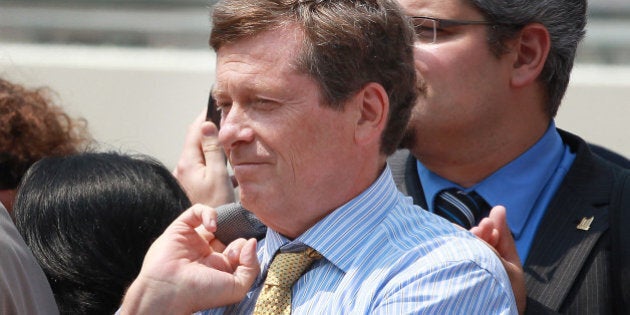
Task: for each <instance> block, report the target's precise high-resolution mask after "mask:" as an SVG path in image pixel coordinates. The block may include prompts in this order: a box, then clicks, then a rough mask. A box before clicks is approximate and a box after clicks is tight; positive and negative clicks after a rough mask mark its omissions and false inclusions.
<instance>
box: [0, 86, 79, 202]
mask: <svg viewBox="0 0 630 315" xmlns="http://www.w3.org/2000/svg"><path fill="white" fill-rule="evenodd" d="M90 143H91V137H90V135H89V133H88V132H87V123H86V122H85V120H82V119H73V118H71V117H70V116H69V115H68V114H66V113H65V112H64V110H63V108H61V107H60V106H57V105H55V104H54V102H53V99H52V98H51V95H50V91H49V90H47V89H43V88H40V89H28V88H26V87H24V86H21V85H19V84H16V83H12V82H10V81H7V80H5V79H2V78H0V201H2V203H3V204H4V205H5V207H6V208H7V210H8V211H9V213H11V211H12V208H13V200H14V198H15V193H16V191H15V190H16V188H17V186H18V184H19V182H20V180H21V179H22V176H23V175H24V173H25V172H26V170H27V169H28V168H29V167H30V166H31V165H32V164H33V163H35V162H36V161H37V160H39V159H41V158H43V157H45V156H64V155H70V154H74V153H77V152H80V151H82V150H83V149H84V148H86V147H87V146H88V145H89V144H90Z"/></svg>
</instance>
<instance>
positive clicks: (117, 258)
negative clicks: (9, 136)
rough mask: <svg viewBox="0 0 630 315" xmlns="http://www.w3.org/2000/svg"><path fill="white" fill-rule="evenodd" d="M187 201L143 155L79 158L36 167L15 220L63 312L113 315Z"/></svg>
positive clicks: (174, 182)
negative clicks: (151, 247)
mask: <svg viewBox="0 0 630 315" xmlns="http://www.w3.org/2000/svg"><path fill="white" fill-rule="evenodd" d="M188 207H190V201H189V199H188V198H187V196H186V194H185V193H184V191H183V190H182V188H181V187H180V186H179V184H178V183H177V180H176V179H175V178H174V177H173V176H172V174H171V173H170V172H169V170H167V169H166V168H165V167H164V166H163V165H162V164H161V163H159V162H157V161H156V160H154V159H152V158H150V157H148V156H142V155H140V156H127V155H122V154H118V153H83V154H78V155H72V156H66V157H47V158H43V159H42V160H40V161H38V162H36V163H35V164H34V165H33V166H32V167H31V168H30V169H29V170H28V172H27V173H26V175H25V176H24V178H23V180H22V183H21V185H20V187H19V190H18V194H17V198H16V203H15V208H14V217H15V223H16V226H17V228H18V230H19V231H20V233H21V234H22V235H23V237H24V239H25V241H26V243H27V244H28V246H29V247H30V248H31V249H32V250H33V253H34V255H35V257H36V258H37V260H38V261H39V263H40V264H41V266H42V268H43V270H44V273H45V274H46V276H47V278H48V280H49V282H50V284H51V287H52V291H53V293H54V297H55V299H56V301H57V304H58V305H59V310H60V312H61V314H112V313H114V312H115V311H116V309H117V308H118V306H119V305H120V301H121V299H122V296H123V294H124V292H125V290H126V288H127V287H128V286H129V284H130V283H131V282H132V281H133V279H134V278H135V277H136V275H137V274H138V271H139V270H140V266H141V265H142V259H143V257H144V254H145V253H146V251H147V249H148V248H149V245H150V244H151V243H152V242H153V241H154V240H155V239H156V238H157V237H158V236H159V235H160V234H161V233H162V232H163V231H164V229H165V228H166V227H167V226H168V225H169V224H170V223H171V222H172V221H173V220H174V219H175V218H176V217H177V216H179V215H180V214H181V212H182V211H183V210H184V209H186V208H188Z"/></svg>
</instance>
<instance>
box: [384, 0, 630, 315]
mask: <svg viewBox="0 0 630 315" xmlns="http://www.w3.org/2000/svg"><path fill="white" fill-rule="evenodd" d="M399 2H400V3H401V5H402V6H403V8H404V9H405V11H406V13H407V14H408V15H409V16H411V17H413V18H412V20H413V23H414V25H415V27H416V31H417V33H418V39H417V41H416V44H415V50H416V51H415V56H416V69H417V71H418V72H419V74H420V78H421V82H420V84H419V86H420V91H421V97H420V98H419V99H418V101H417V102H416V106H415V108H414V110H413V112H412V117H411V120H410V123H409V126H408V132H407V135H406V137H405V139H404V140H403V143H402V147H404V148H406V149H408V151H399V152H397V153H396V154H395V155H394V156H392V157H391V158H390V159H389V163H390V165H391V167H392V170H393V173H394V176H395V179H396V180H397V181H398V187H399V189H401V190H402V191H403V192H405V193H407V194H408V195H410V196H412V197H413V199H414V202H415V203H416V204H418V205H420V206H422V207H423V208H425V209H428V210H429V211H432V212H436V213H440V214H442V215H444V211H443V206H442V205H441V204H440V201H439V200H441V197H439V196H441V194H442V192H443V191H444V190H446V189H450V188H453V189H455V191H457V193H455V195H458V194H459V195H466V196H473V195H475V196H478V195H480V196H481V197H482V198H483V199H484V200H485V202H487V203H488V204H489V205H490V206H495V205H504V206H506V208H507V222H508V225H509V227H510V230H511V231H512V234H513V236H514V239H515V242H516V249H517V251H518V254H519V257H520V259H521V261H523V262H524V271H525V279H526V288H527V295H528V299H527V313H531V314H540V313H556V312H558V313H572V314H608V313H620V312H624V311H627V310H628V309H629V308H628V307H630V306H628V304H627V303H629V301H628V295H629V294H630V293H629V288H628V286H630V280H628V273H630V271H628V268H629V266H628V262H627V260H625V259H627V255H628V254H627V253H626V254H623V253H622V252H624V251H627V250H622V246H621V240H622V239H628V238H629V235H628V234H629V232H628V230H627V229H620V228H619V226H623V223H621V222H628V221H627V219H626V221H622V220H623V219H622V217H623V216H626V217H627V216H628V214H627V212H628V211H629V209H628V207H630V205H628V195H630V179H629V175H628V173H627V171H626V170H623V169H622V168H620V167H618V166H616V165H613V164H611V163H609V162H607V161H605V160H603V159H601V158H600V157H598V156H595V155H594V154H593V153H592V152H591V150H590V149H589V147H588V146H587V144H586V143H585V142H584V141H583V140H582V139H580V138H579V137H577V136H575V135H572V134H570V133H568V132H564V131H562V130H559V129H556V127H555V124H554V120H553V118H554V116H555V114H556V112H557V109H558V107H559V105H560V101H561V99H562V97H563V95H564V92H565V90H566V87H567V85H568V82H569V74H570V71H571V68H572V65H573V60H574V56H575V51H576V47H577V44H578V42H579V41H580V40H581V38H582V37H583V34H584V26H585V23H586V1H584V0H582V1H575V0H573V1H568V0H557V1H544V0H534V1H521V2H518V5H514V6H510V7H509V8H508V7H506V5H505V4H504V2H501V1H493V0H443V1H435V0H399ZM624 198H625V200H624ZM444 216H445V217H448V216H450V215H449V214H446V215H444ZM481 216H483V213H482V214H481ZM454 217H456V216H454ZM618 217H619V220H612V218H618ZM478 220H479V219H478V218H475V219H474V221H476V222H471V225H474V224H475V223H478V222H479V221H478ZM453 221H454V222H458V223H461V221H458V220H457V219H453ZM622 230H623V231H622ZM624 246H625V247H626V248H627V245H624ZM624 257H625V258H624ZM617 272H618V273H617ZM624 303H625V304H624Z"/></svg>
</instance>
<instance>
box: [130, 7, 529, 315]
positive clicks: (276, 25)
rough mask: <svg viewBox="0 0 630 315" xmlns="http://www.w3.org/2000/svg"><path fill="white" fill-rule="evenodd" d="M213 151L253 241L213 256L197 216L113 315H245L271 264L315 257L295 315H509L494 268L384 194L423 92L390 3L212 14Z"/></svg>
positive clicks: (298, 287)
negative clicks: (258, 228)
mask: <svg viewBox="0 0 630 315" xmlns="http://www.w3.org/2000/svg"><path fill="white" fill-rule="evenodd" d="M212 21H213V28H212V33H211V38H210V44H211V46H212V47H213V48H214V50H215V51H216V52H217V68H216V70H217V79H216V84H215V87H214V91H213V98H215V100H216V103H217V106H218V108H219V109H220V110H221V130H220V132H219V140H220V142H221V144H222V146H223V149H224V150H225V152H226V155H227V157H228V158H229V160H230V163H231V165H232V167H233V169H234V174H235V176H236V178H237V180H238V182H239V186H240V197H241V202H242V204H243V206H245V207H246V208H247V209H250V210H251V211H252V212H253V213H255V214H256V215H257V216H258V218H260V220H261V221H262V222H263V223H264V224H265V225H267V226H268V227H269V229H268V230H267V234H266V237H265V239H264V240H263V241H261V242H260V243H258V244H257V247H256V241H255V240H248V241H245V240H242V239H241V240H237V241H235V242H233V243H231V244H230V245H228V247H227V248H226V249H225V250H224V251H222V252H221V251H218V250H217V248H216V246H215V247H213V245H215V242H214V235H213V232H214V231H215V230H216V212H214V210H213V209H210V208H207V207H204V206H200V205H197V206H194V207H192V208H191V209H189V210H187V211H186V212H185V213H184V214H182V216H181V217H180V218H178V219H177V220H176V221H175V222H174V223H173V224H172V225H171V226H170V227H169V228H168V229H167V230H166V231H165V233H164V234H163V235H162V236H161V237H160V238H159V239H158V240H157V241H156V242H155V243H154V245H153V246H152V247H151V249H150V250H149V252H148V253H147V256H146V258H145V263H144V265H143V268H142V271H141V272H140V274H139V276H138V278H137V279H136V281H134V283H133V284H132V285H131V287H130V289H129V290H128V292H127V294H126V297H125V300H124V302H123V306H122V308H121V311H120V312H121V313H122V314H149V313H151V314H155V313H157V314H173V313H191V312H197V311H202V310H204V309H206V310H205V311H202V313H203V314H215V313H219V314H222V313H229V314H248V313H255V314H258V313H260V312H259V307H258V306H257V305H256V304H257V299H258V298H259V295H260V292H261V290H262V287H263V284H264V282H265V278H266V277H267V274H268V272H269V266H270V265H271V264H272V261H273V260H274V257H276V256H277V254H278V253H286V252H297V251H301V250H303V249H305V248H311V249H314V250H315V251H317V252H318V253H319V254H320V255H321V259H319V260H317V261H315V262H314V263H313V264H312V265H311V266H310V268H308V269H306V271H305V273H304V274H303V275H302V276H301V277H300V278H299V279H298V280H297V282H295V284H293V285H292V287H291V292H292V293H291V301H290V303H289V305H290V309H291V312H292V313H294V314H305V313H309V314H311V313H312V314H340V313H341V314H350V313H351V314H375V313H376V314H378V313H391V314H405V313H427V314H516V313H517V311H516V305H515V301H514V296H513V294H512V289H511V286H510V282H509V280H508V277H507V275H506V273H505V270H504V269H503V266H502V264H501V261H500V260H499V259H498V258H497V256H496V255H495V254H494V253H493V252H492V251H491V250H490V249H489V248H488V247H487V246H486V245H485V244H483V243H482V242H481V241H479V240H478V239H476V238H475V237H474V236H473V235H472V234H470V233H469V232H467V231H464V230H460V229H457V228H455V227H454V226H453V225H452V224H451V223H449V222H447V221H445V220H444V219H441V218H439V217H437V216H436V215H434V214H431V213H428V212H426V211H419V209H418V208H416V206H414V205H413V204H412V202H411V200H410V199H408V198H407V197H404V196H403V195H402V194H401V193H400V192H398V190H397V189H396V186H395V184H394V181H393V179H392V175H391V172H390V170H389V168H388V167H387V165H386V157H387V155H389V154H391V153H392V152H393V151H394V150H395V149H396V144H397V143H398V141H399V140H400V137H401V136H402V132H403V130H404V128H405V126H406V124H407V121H408V117H409V113H410V110H411V106H413V104H414V99H415V97H416V96H417V93H418V92H421V90H420V89H419V88H418V87H417V86H416V82H417V81H416V76H415V70H414V63H413V52H412V47H413V40H414V35H413V32H412V30H411V28H410V27H409V24H408V22H407V20H406V19H405V18H404V17H403V15H402V13H401V12H400V11H399V9H398V8H397V6H396V5H395V4H394V3H393V2H391V1H388V0H354V1H350V0H342V1H332V0H324V1H321V0H306V1H304V0H300V1H288V0H286V1H278V0H262V1H261V0H224V1H220V2H219V3H218V4H217V6H216V7H215V9H214V13H213V19H212Z"/></svg>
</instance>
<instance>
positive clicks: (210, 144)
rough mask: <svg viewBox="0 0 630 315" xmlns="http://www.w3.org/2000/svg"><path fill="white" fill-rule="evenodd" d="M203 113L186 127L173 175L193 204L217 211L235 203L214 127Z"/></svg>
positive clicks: (232, 187)
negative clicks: (213, 208)
mask: <svg viewBox="0 0 630 315" xmlns="http://www.w3.org/2000/svg"><path fill="white" fill-rule="evenodd" d="M205 117H206V113H205V111H204V112H203V113H201V114H200V115H199V116H198V117H197V118H196V119H195V121H194V122H193V123H192V124H191V125H190V126H189V127H188V132H187V133H186V139H185V140H184V149H183V150H182V154H181V155H180V158H179V161H178V162H177V166H176V168H175V170H174V171H173V175H175V177H176V178H177V180H178V181H179V183H180V184H181V185H182V186H183V187H184V190H185V191H186V193H187V194H188V197H189V198H190V200H191V201H192V202H193V203H201V204H205V205H208V206H211V207H217V206H220V205H223V204H227V203H230V202H234V201H235V197H234V186H233V184H232V179H231V178H230V176H229V174H228V170H227V166H226V164H225V154H224V153H223V149H222V147H221V144H220V143H219V138H218V130H217V127H216V126H215V125H214V124H213V123H212V122H209V121H204V120H205Z"/></svg>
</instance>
